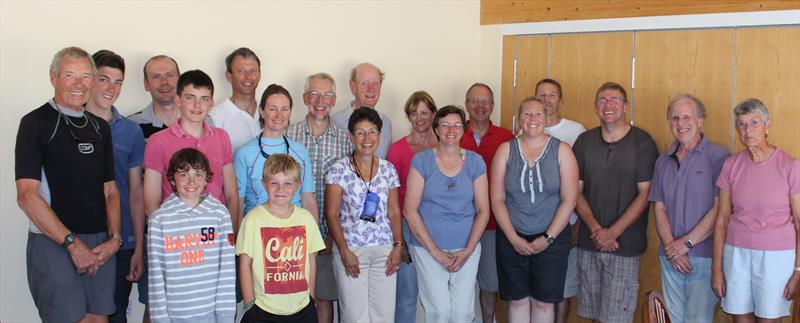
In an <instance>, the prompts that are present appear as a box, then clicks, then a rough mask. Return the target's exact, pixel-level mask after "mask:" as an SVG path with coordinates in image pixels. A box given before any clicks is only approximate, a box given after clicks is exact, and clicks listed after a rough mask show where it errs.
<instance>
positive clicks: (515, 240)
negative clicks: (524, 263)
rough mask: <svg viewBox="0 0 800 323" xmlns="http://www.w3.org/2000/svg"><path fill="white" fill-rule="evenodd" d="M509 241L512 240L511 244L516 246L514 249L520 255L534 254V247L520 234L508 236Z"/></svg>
mask: <svg viewBox="0 0 800 323" xmlns="http://www.w3.org/2000/svg"><path fill="white" fill-rule="evenodd" d="M508 242H511V246H513V247H514V251H516V252H517V253H518V254H520V255H523V256H530V255H532V254H533V248H532V247H531V245H530V244H529V243H528V242H527V241H525V239H522V238H521V237H520V236H518V235H516V234H515V235H514V236H511V237H508Z"/></svg>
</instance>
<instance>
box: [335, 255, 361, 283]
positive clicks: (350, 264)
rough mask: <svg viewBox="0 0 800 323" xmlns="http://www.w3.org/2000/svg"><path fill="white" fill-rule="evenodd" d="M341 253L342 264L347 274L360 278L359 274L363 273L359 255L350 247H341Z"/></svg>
mask: <svg viewBox="0 0 800 323" xmlns="http://www.w3.org/2000/svg"><path fill="white" fill-rule="evenodd" d="M339 254H340V256H341V257H342V264H343V265H344V271H345V272H346V273H347V276H350V277H353V278H358V275H359V274H360V273H361V269H360V268H359V262H358V256H356V254H355V253H353V252H352V251H350V249H349V248H345V249H339Z"/></svg>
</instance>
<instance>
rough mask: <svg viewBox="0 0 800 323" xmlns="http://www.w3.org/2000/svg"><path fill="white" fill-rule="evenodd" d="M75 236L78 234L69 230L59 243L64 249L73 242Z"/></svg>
mask: <svg viewBox="0 0 800 323" xmlns="http://www.w3.org/2000/svg"><path fill="white" fill-rule="evenodd" d="M77 238H78V235H76V234H75V232H70V233H68V234H67V235H66V236H65V237H64V242H62V243H61V246H62V247H64V249H66V248H67V247H69V246H71V245H72V244H73V243H75V239H77Z"/></svg>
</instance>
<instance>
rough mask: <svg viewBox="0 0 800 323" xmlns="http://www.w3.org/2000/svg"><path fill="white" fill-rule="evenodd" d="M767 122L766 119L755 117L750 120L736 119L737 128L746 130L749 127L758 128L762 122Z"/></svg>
mask: <svg viewBox="0 0 800 323" xmlns="http://www.w3.org/2000/svg"><path fill="white" fill-rule="evenodd" d="M763 123H765V122H764V120H761V119H753V120H750V121H745V120H736V129H739V130H745V129H747V128H749V127H753V128H758V127H760V126H761V124H763Z"/></svg>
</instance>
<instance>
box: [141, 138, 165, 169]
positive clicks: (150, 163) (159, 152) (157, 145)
mask: <svg viewBox="0 0 800 323" xmlns="http://www.w3.org/2000/svg"><path fill="white" fill-rule="evenodd" d="M165 133H166V132H159V133H155V134H153V135H152V136H150V139H148V141H147V145H146V146H145V147H144V164H143V165H144V168H146V169H152V170H154V171H156V172H158V173H159V174H161V175H162V176H165V175H166V174H167V172H166V165H167V162H168V161H166V160H164V145H163V144H162V143H161V137H162V136H161V135H163V134H165Z"/></svg>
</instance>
